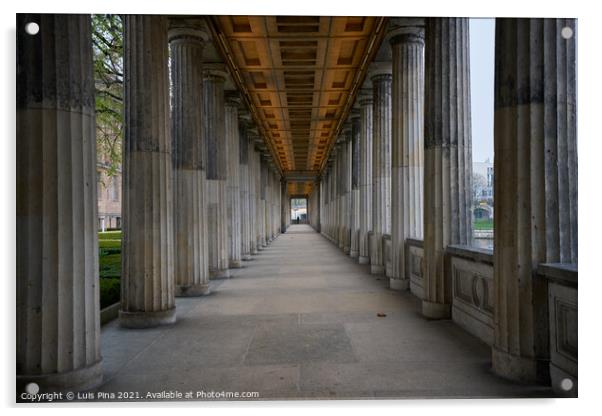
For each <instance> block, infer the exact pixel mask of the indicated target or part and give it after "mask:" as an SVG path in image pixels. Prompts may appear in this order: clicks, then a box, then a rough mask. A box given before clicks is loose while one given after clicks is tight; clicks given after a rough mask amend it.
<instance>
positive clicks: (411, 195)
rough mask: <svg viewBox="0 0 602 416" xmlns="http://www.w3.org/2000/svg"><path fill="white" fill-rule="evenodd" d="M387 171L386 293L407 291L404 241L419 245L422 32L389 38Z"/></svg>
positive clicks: (413, 29) (407, 29)
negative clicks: (389, 155) (388, 290)
mask: <svg viewBox="0 0 602 416" xmlns="http://www.w3.org/2000/svg"><path fill="white" fill-rule="evenodd" d="M390 42H391V47H392V49H393V85H392V118H393V130H392V144H391V147H392V168H391V266H392V275H391V276H390V280H389V285H390V287H391V289H396V290H405V289H407V288H408V287H409V275H408V274H407V273H406V268H405V264H406V258H405V241H406V239H407V238H409V237H412V238H416V239H422V223H423V219H422V218H423V217H422V210H423V191H422V189H423V170H424V135H423V123H424V28H423V27H403V28H400V29H398V30H397V32H396V33H395V35H394V36H393V37H392V38H391V40H390Z"/></svg>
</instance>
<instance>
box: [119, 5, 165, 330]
mask: <svg viewBox="0 0 602 416" xmlns="http://www.w3.org/2000/svg"><path fill="white" fill-rule="evenodd" d="M124 32H125V38H124V67H125V83H124V84H125V87H124V92H125V138H124V145H123V213H122V214H123V241H122V248H123V249H122V253H121V263H122V267H121V270H122V276H121V311H120V312H119V320H120V324H121V325H122V326H124V327H129V328H146V327H152V326H157V325H161V324H170V323H173V322H175V320H176V305H175V298H174V295H175V287H174V286H175V279H174V251H173V248H174V244H173V238H174V232H173V217H172V215H173V206H172V204H173V199H172V184H173V182H172V160H171V150H172V149H171V134H170V126H169V80H168V69H167V64H168V51H167V46H168V42H167V18H165V17H162V16H141V15H126V16H125V21H124Z"/></svg>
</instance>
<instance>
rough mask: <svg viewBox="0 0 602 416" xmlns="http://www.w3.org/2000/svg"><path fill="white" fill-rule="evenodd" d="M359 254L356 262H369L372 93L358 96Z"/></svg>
mask: <svg viewBox="0 0 602 416" xmlns="http://www.w3.org/2000/svg"><path fill="white" fill-rule="evenodd" d="M359 104H360V183H359V190H360V237H359V245H360V255H359V257H358V262H359V263H360V264H368V263H369V262H370V232H371V231H372V133H373V132H372V122H373V120H372V116H373V107H372V104H373V99H372V95H371V94H370V95H368V96H362V97H360V103H359Z"/></svg>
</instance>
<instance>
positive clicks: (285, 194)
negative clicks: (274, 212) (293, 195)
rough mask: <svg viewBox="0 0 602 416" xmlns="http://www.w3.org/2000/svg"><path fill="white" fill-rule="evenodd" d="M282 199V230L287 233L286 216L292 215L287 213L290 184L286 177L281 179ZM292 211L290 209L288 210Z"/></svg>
mask: <svg viewBox="0 0 602 416" xmlns="http://www.w3.org/2000/svg"><path fill="white" fill-rule="evenodd" d="M280 195H281V197H280V200H281V212H280V232H281V233H285V232H286V228H287V225H288V224H287V222H286V216H287V215H288V216H290V214H287V204H286V201H287V200H288V186H287V182H286V180H285V179H284V178H282V179H281V180H280ZM288 211H289V212H290V209H289V210H288Z"/></svg>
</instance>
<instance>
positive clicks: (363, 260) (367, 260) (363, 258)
mask: <svg viewBox="0 0 602 416" xmlns="http://www.w3.org/2000/svg"><path fill="white" fill-rule="evenodd" d="M357 262H358V263H359V264H370V257H368V256H359V257H358V258H357Z"/></svg>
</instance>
